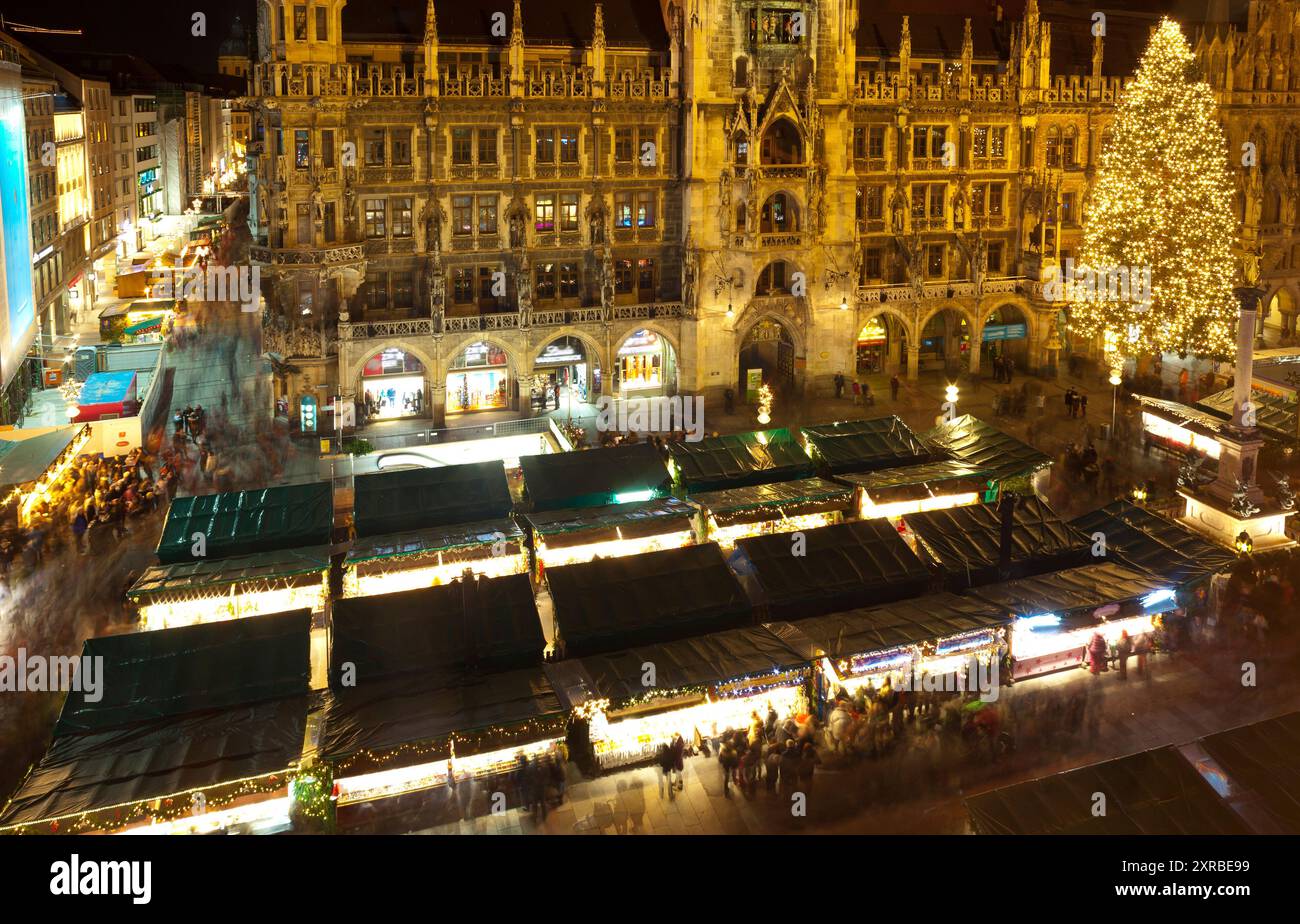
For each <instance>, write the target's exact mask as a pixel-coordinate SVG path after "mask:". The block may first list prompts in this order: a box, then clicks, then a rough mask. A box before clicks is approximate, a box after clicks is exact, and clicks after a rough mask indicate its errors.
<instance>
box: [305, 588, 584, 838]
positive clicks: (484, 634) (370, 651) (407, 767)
mask: <svg viewBox="0 0 1300 924" xmlns="http://www.w3.org/2000/svg"><path fill="white" fill-rule="evenodd" d="M331 618H332V637H333V644H332V646H331V651H330V699H329V702H328V704H327V706H326V711H325V718H324V730H323V733H322V743H321V754H322V757H323V759H324V760H326V761H327V762H328V763H329V764H331V765H332V766H333V768H334V774H333V775H334V782H335V786H336V787H337V791H338V803H339V806H340V814H339V821H340V824H342V825H345V824H347V822H348V820H349V819H348V817H347V813H345V812H344V811H342V810H343V809H344V808H346V807H347V806H349V805H354V804H357V803H361V802H368V801H373V800H375V799H382V798H388V797H392V796H398V795H402V794H404V793H408V792H415V791H419V790H424V789H429V788H432V787H436V786H441V785H444V784H446V783H447V782H448V781H449V780H450V779H451V778H452V776H451V775H452V774H454V778H455V779H463V778H464V777H465V776H467V775H472V776H492V775H495V774H500V773H509V772H511V771H513V769H514V768H515V766H516V762H517V760H518V757H519V755H520V754H531V755H539V754H542V753H546V752H548V751H550V750H551V749H552V748H553V747H554V745H555V743H556V742H557V741H558V740H559V739H560V738H562V737H563V735H564V727H565V722H566V716H565V714H564V710H563V709H562V708H561V706H560V704H559V700H558V698H557V697H556V696H555V694H554V692H553V691H552V690H551V688H550V685H549V682H548V681H547V678H546V675H545V674H544V673H543V671H542V669H541V661H542V651H543V649H544V647H545V645H546V640H545V638H544V636H543V635H542V629H541V623H540V621H539V619H538V615H537V607H536V604H535V602H534V599H533V591H532V585H531V582H530V581H529V578H528V577H527V576H526V575H522V574H517V575H511V576H508V577H501V578H475V579H470V580H464V581H457V582H455V583H452V584H445V585H441V586H438V587H431V588H423V589H420V590H411V591H403V592H399V593H391V594H383V595H378V596H368V597H353V598H345V599H342V600H339V601H336V603H335V606H334V610H333V613H332V616H331ZM350 677H353V678H369V679H368V680H366V681H365V682H356V683H352V682H350V681H349V678H350Z"/></svg>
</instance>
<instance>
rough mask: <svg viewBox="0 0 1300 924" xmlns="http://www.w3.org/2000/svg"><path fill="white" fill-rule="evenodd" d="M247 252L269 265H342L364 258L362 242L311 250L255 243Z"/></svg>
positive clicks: (257, 260)
mask: <svg viewBox="0 0 1300 924" xmlns="http://www.w3.org/2000/svg"><path fill="white" fill-rule="evenodd" d="M248 254H249V259H250V260H252V261H253V262H254V263H266V264H269V265H271V266H342V265H346V264H348V263H361V262H364V261H365V259H366V252H365V245H364V244H343V245H341V246H338V247H318V248H313V249H311V250H283V249H276V248H273V247H260V246H256V245H255V246H252V247H250V248H249V249H248Z"/></svg>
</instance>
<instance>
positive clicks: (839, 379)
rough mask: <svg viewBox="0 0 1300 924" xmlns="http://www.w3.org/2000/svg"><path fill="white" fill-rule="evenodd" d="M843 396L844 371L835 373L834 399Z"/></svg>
mask: <svg viewBox="0 0 1300 924" xmlns="http://www.w3.org/2000/svg"><path fill="white" fill-rule="evenodd" d="M843 397H844V373H842V372H837V373H835V399H836V400H837V401H838V400H839V399H840V398H843Z"/></svg>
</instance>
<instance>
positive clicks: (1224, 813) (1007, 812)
mask: <svg viewBox="0 0 1300 924" xmlns="http://www.w3.org/2000/svg"><path fill="white" fill-rule="evenodd" d="M1097 793H1101V794H1103V795H1104V796H1105V799H1106V803H1105V806H1106V811H1105V812H1104V813H1094V811H1093V807H1094V806H1095V805H1097V804H1098V801H1097V798H1096V794H1097ZM966 808H967V809H968V810H969V811H970V818H971V825H972V826H973V827H974V829H975V831H976V832H977V833H979V834H1248V833H1250V831H1249V829H1248V828H1247V827H1246V824H1245V822H1243V821H1242V820H1241V818H1239V817H1238V816H1237V815H1236V814H1235V813H1234V812H1233V811H1232V809H1231V808H1229V807H1228V806H1227V804H1226V803H1224V802H1223V800H1221V799H1220V798H1219V797H1218V796H1217V795H1216V794H1215V792H1214V789H1213V788H1211V786H1210V785H1209V783H1207V782H1206V781H1205V780H1204V779H1203V778H1202V777H1201V775H1200V774H1199V773H1197V772H1196V770H1195V769H1194V768H1193V767H1192V766H1191V764H1189V763H1188V762H1187V760H1186V759H1184V757H1183V756H1182V754H1180V753H1179V752H1178V750H1177V749H1176V748H1173V747H1163V748H1157V749H1155V750H1152V751H1143V752H1142V753H1140V754H1133V755H1131V756H1129V757H1121V758H1119V759H1117V760H1109V761H1106V762H1104V763H1099V764H1093V765H1092V766H1090V767H1081V768H1080V769H1078V770H1070V771H1068V772H1066V773H1058V774H1056V775H1055V776H1048V777H1044V778H1042V779H1038V780H1032V781H1030V782H1028V783H1019V784H1017V785H1015V786H1007V787H1004V788H1002V789H995V790H993V791H992V792H987V793H984V794H982V795H978V796H973V797H971V798H969V799H967V800H966Z"/></svg>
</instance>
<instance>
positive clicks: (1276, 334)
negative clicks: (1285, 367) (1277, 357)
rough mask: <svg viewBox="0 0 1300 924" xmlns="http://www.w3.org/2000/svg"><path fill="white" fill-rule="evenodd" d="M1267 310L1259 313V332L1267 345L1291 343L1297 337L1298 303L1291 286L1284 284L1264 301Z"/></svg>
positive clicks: (1274, 345)
mask: <svg viewBox="0 0 1300 924" xmlns="http://www.w3.org/2000/svg"><path fill="white" fill-rule="evenodd" d="M1263 304H1264V305H1265V306H1266V310H1264V311H1261V312H1260V313H1259V328H1258V330H1257V334H1258V335H1259V337H1260V338H1261V339H1262V340H1263V342H1264V345H1265V346H1266V347H1276V346H1282V345H1284V344H1285V345H1290V344H1292V343H1294V342H1295V338H1296V314H1297V306H1298V303H1297V301H1296V297H1295V295H1294V293H1292V291H1291V290H1290V288H1289V287H1287V286H1285V285H1282V286H1279V287H1278V288H1277V289H1276V290H1274V291H1273V292H1272V293H1271V294H1269V295H1268V296H1267V297H1266V298H1265V299H1264V301H1263Z"/></svg>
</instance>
